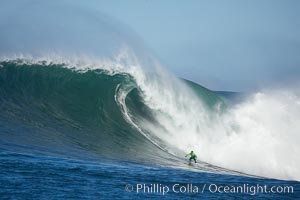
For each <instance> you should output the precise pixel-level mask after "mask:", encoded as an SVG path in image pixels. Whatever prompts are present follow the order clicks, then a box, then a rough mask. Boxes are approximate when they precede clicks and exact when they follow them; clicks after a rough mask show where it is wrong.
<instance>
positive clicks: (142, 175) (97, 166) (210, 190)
mask: <svg viewBox="0 0 300 200" xmlns="http://www.w3.org/2000/svg"><path fill="white" fill-rule="evenodd" d="M0 163H1V164H0V174H1V176H0V177H1V178H0V184H1V188H0V197H1V199H144V198H145V199H149V198H152V199H182V198H184V199H185V198H195V199H236V198H239V199H253V198H255V199H299V198H300V190H299V188H300V184H299V182H295V181H278V180H271V179H257V178H247V177H242V176H232V175H221V174H211V173H201V172H192V171H185V170H178V169H172V168H165V167H157V166H145V165H140V164H136V163H132V162H117V161H111V162H109V161H107V160H106V161H104V160H103V162H101V161H99V160H98V161H97V162H93V161H80V160H73V159H62V158H57V157H50V156H45V155H33V154H22V153H15V152H11V151H6V150H1V153H0ZM138 184H140V185H138ZM143 184H145V185H146V186H148V188H146V187H145V190H144V188H141V187H144V185H143ZM151 184H152V185H151ZM154 184H158V185H156V186H158V187H156V188H154ZM191 184H192V185H191ZM244 184H245V185H246V186H248V193H232V192H231V193H230V192H229V193H224V190H223V193H219V192H217V191H216V187H217V186H218V187H219V186H230V187H231V186H243V185H244ZM257 185H260V186H265V185H266V186H267V187H268V189H270V187H271V186H278V187H284V186H292V187H293V193H283V192H282V193H277V194H275V193H262V192H260V193H256V192H255V190H253V189H250V187H251V186H257ZM151 186H152V189H151ZM173 186H174V189H173ZM204 186H205V188H204ZM137 187H140V188H141V189H137ZM126 188H127V190H130V191H126ZM168 188H169V191H168V192H167V190H168ZM191 188H192V191H191V190H190V189H191ZM197 188H198V189H197ZM245 188H247V187H245ZM180 190H181V191H180ZM189 190H190V191H189ZM163 191H165V193H164V192H163ZM245 191H246V190H245ZM177 192H178V193H177Z"/></svg>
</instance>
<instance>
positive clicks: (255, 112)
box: [0, 1, 300, 180]
mask: <svg viewBox="0 0 300 200" xmlns="http://www.w3.org/2000/svg"><path fill="white" fill-rule="evenodd" d="M14 3H15V2H14ZM12 5H14V4H13V3H12V4H11V6H7V7H5V8H2V9H1V8H0V11H1V12H0V13H2V14H1V18H0V19H1V20H0V24H1V26H2V27H4V29H3V31H1V32H0V40H1V46H0V58H1V59H2V60H8V61H12V60H16V59H21V62H22V63H24V62H27V63H29V64H34V63H43V62H44V61H46V62H47V63H56V64H62V63H64V66H63V67H67V68H72V69H74V71H78V72H81V73H82V72H83V71H88V70H90V69H93V70H96V69H101V70H106V72H107V73H108V74H110V75H114V74H128V75H130V76H132V77H133V79H134V81H135V83H136V85H135V84H133V85H128V84H125V83H120V84H118V85H117V86H116V88H115V91H116V94H115V99H114V100H115V101H116V103H117V104H118V106H119V108H120V111H121V112H122V114H123V115H122V116H123V118H124V119H125V120H126V121H127V123H128V124H130V125H131V126H132V127H133V128H134V129H135V130H137V131H138V132H139V133H140V134H141V135H143V136H145V138H146V139H147V140H150V141H151V142H152V143H153V144H154V145H156V146H158V147H159V148H160V149H161V150H163V151H165V152H168V153H170V154H172V155H175V156H178V157H182V156H184V154H185V153H186V152H188V151H190V150H194V151H195V152H196V153H197V154H198V158H199V160H201V161H205V162H208V163H211V164H214V165H218V166H221V167H224V168H228V169H231V170H237V171H240V172H244V173H248V174H253V175H258V176H264V177H271V178H278V179H293V180H300V160H299V156H300V147H299V142H300V136H299V130H300V96H299V87H293V89H291V88H285V89H274V90H268V91H260V92H257V93H254V94H252V95H249V96H248V97H247V98H245V101H244V102H242V103H239V104H236V105H233V106H231V107H228V106H227V107H226V105H225V103H224V101H222V99H221V98H219V97H218V96H217V94H215V95H213V96H214V97H213V98H215V99H217V100H216V103H214V104H211V105H208V104H206V103H205V98H207V92H208V91H205V90H200V93H201V95H197V94H196V92H195V91H194V90H193V89H192V88H190V87H189V86H188V85H186V84H185V83H184V82H183V81H182V80H179V79H178V78H177V77H175V76H174V75H173V74H172V73H170V72H167V71H166V70H165V69H164V68H163V67H162V66H161V64H160V63H159V61H157V60H156V59H155V58H153V56H152V55H151V53H149V52H147V51H146V50H145V49H146V48H143V47H142V44H141V42H139V41H137V40H135V39H134V36H133V35H130V34H128V32H127V31H126V30H125V29H124V30H123V28H124V26H123V25H120V26H119V24H118V23H117V22H115V21H114V20H112V19H110V18H109V17H107V16H105V15H103V14H101V13H98V12H96V11H95V12H93V11H90V10H88V8H86V9H85V8H81V7H80V6H78V5H76V4H70V2H69V1H63V3H61V2H60V1H51V2H37V1H24V2H22V3H18V4H16V5H17V6H12ZM10 13H18V14H17V15H15V16H11V15H10ZM134 89H136V90H137V91H138V92H139V94H140V97H141V98H142V102H143V103H144V104H145V105H146V106H147V109H149V116H148V115H147V116H146V115H134V112H133V110H132V109H131V107H128V106H127V105H128V101H127V97H128V94H130V93H131V92H132V91H133V90H134ZM208 101H209V100H208ZM141 113H142V114H143V112H141Z"/></svg>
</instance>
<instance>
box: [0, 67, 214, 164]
mask: <svg viewBox="0 0 300 200" xmlns="http://www.w3.org/2000/svg"><path fill="white" fill-rule="evenodd" d="M1 66H2V67H1V68H0V101H1V104H0V108H1V114H0V116H1V120H2V121H9V122H10V123H13V124H18V125H22V127H26V128H24V129H23V130H22V133H20V135H21V138H31V139H30V140H24V141H22V139H20V138H18V137H17V136H16V135H17V133H16V134H15V135H14V134H7V135H6V137H7V139H8V140H9V141H14V142H15V143H20V141H22V142H21V143H24V144H25V143H26V142H27V143H29V144H30V145H33V146H37V147H43V148H53V146H59V148H61V149H65V148H66V149H67V147H68V146H77V147H78V148H83V149H86V150H88V151H90V150H92V151H95V152H97V154H100V155H103V156H108V157H114V158H120V157H121V158H123V159H124V158H126V159H127V158H131V157H134V158H136V157H137V158H138V157H139V156H138V155H141V157H144V156H147V157H148V158H149V157H150V158H151V156H153V159H154V158H157V159H159V157H160V156H164V154H166V155H167V153H166V152H165V151H162V150H161V149H160V148H158V147H157V146H160V147H163V146H166V144H164V141H162V140H161V139H160V138H159V137H158V136H151V137H150V135H151V133H150V132H149V130H148V129H147V128H143V127H142V126H141V125H139V127H135V126H134V125H136V124H139V123H140V122H147V123H151V124H152V125H153V126H158V127H161V128H163V127H162V126H163V125H162V124H160V122H159V121H157V119H156V118H155V112H154V111H153V110H151V108H150V107H149V106H147V105H146V104H145V102H144V99H143V98H144V95H143V91H141V89H140V88H139V87H138V86H137V84H136V82H135V79H134V78H133V77H132V76H131V75H129V74H126V73H115V74H110V73H109V72H107V71H105V70H100V69H98V70H89V71H85V72H80V71H76V70H73V69H68V68H65V66H64V65H62V64H61V65H57V64H50V65H48V64H45V63H44V64H43V63H40V64H24V63H19V62H17V61H9V62H1ZM193 88H194V89H196V90H197V91H198V94H199V95H200V94H201V97H202V98H204V99H205V100H206V101H207V102H208V103H209V104H208V106H213V105H214V104H215V103H216V102H218V101H219V98H218V97H217V96H214V95H213V93H212V92H210V91H208V90H206V89H205V88H202V87H199V88H197V87H195V85H194V86H193ZM122 92H123V93H124V94H123V93H122ZM122 95H123V96H124V97H123V98H124V99H123V100H124V106H125V107H126V108H125V107H124V106H122V105H121V104H122V102H121V101H122V99H118V98H119V96H122ZM119 101H120V102H119ZM212 102H213V103H212ZM124 109H127V110H126V112H127V114H128V115H130V116H129V117H130V120H132V121H128V119H126V117H124ZM132 124H134V125H132ZM141 124H142V123H141ZM141 132H143V133H144V135H143V134H141ZM20 135H19V136H20ZM145 136H146V137H145ZM147 136H149V137H147ZM45 141H47V142H45ZM150 141H151V142H150ZM56 142H58V143H63V142H65V143H63V144H62V145H56V144H57V143H56ZM153 143H154V144H153ZM25 145H27V144H25ZM47 145H48V146H47ZM56 148H57V147H56ZM153 150H155V151H153ZM139 151H140V152H141V153H140V154H137V153H136V152H139ZM157 152H159V155H160V156H157Z"/></svg>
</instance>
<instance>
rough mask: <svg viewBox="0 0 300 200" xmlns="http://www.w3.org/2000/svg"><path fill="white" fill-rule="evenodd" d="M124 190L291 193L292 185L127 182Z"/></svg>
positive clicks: (253, 193) (149, 191)
mask: <svg viewBox="0 0 300 200" xmlns="http://www.w3.org/2000/svg"><path fill="white" fill-rule="evenodd" d="M125 191H127V192H135V193H147V194H162V195H165V194H168V193H205V192H209V193H236V194H249V195H256V194H259V193H265V194H268V193H270V194H276V193H277V194H292V193H294V187H293V186H290V185H285V186H280V185H273V186H270V185H260V184H255V185H251V184H241V185H218V184H214V183H211V184H192V183H189V184H179V183H178V184H177V183H175V184H173V185H164V184H159V183H155V184H139V183H138V184H134V185H132V184H127V185H126V186H125Z"/></svg>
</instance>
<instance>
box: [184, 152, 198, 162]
mask: <svg viewBox="0 0 300 200" xmlns="http://www.w3.org/2000/svg"><path fill="white" fill-rule="evenodd" d="M187 156H189V157H190V162H191V161H192V160H194V161H195V163H197V161H196V158H197V155H196V154H195V153H194V151H191V153H188V154H186V155H185V157H187Z"/></svg>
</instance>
